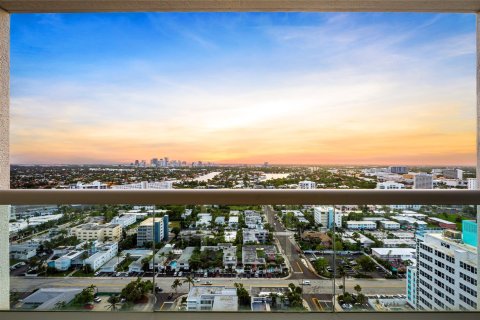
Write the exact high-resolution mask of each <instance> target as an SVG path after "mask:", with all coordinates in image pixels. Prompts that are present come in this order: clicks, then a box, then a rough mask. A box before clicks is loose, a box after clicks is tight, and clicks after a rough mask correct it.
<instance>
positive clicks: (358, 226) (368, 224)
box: [347, 221, 377, 230]
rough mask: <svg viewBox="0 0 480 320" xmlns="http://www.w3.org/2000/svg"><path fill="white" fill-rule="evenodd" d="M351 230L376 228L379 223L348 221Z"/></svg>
mask: <svg viewBox="0 0 480 320" xmlns="http://www.w3.org/2000/svg"><path fill="white" fill-rule="evenodd" d="M347 229H349V230H375V229H377V223H376V222H375V221H347Z"/></svg>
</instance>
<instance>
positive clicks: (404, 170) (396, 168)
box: [388, 166, 408, 174]
mask: <svg viewBox="0 0 480 320" xmlns="http://www.w3.org/2000/svg"><path fill="white" fill-rule="evenodd" d="M388 171H390V173H397V174H405V173H408V168H407V167H405V166H391V167H388Z"/></svg>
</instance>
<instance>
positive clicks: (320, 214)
mask: <svg viewBox="0 0 480 320" xmlns="http://www.w3.org/2000/svg"><path fill="white" fill-rule="evenodd" d="M313 218H314V219H315V223H316V224H321V225H322V226H323V227H325V228H333V224H334V223H335V226H336V227H337V228H341V227H342V213H341V212H335V209H334V208H333V207H325V206H319V207H314V208H313Z"/></svg>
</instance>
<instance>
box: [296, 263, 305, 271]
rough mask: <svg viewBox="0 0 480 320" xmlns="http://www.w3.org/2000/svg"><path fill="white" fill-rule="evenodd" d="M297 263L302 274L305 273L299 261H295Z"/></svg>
mask: <svg viewBox="0 0 480 320" xmlns="http://www.w3.org/2000/svg"><path fill="white" fill-rule="evenodd" d="M295 263H296V264H297V266H298V268H299V269H300V272H302V273H303V269H302V267H301V266H300V263H298V261H295Z"/></svg>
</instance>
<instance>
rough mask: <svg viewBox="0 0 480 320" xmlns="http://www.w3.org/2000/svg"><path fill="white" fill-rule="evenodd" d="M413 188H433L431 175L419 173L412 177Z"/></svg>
mask: <svg viewBox="0 0 480 320" xmlns="http://www.w3.org/2000/svg"><path fill="white" fill-rule="evenodd" d="M413 189H433V176H432V175H431V174H426V173H419V174H416V175H415V176H414V177H413Z"/></svg>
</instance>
